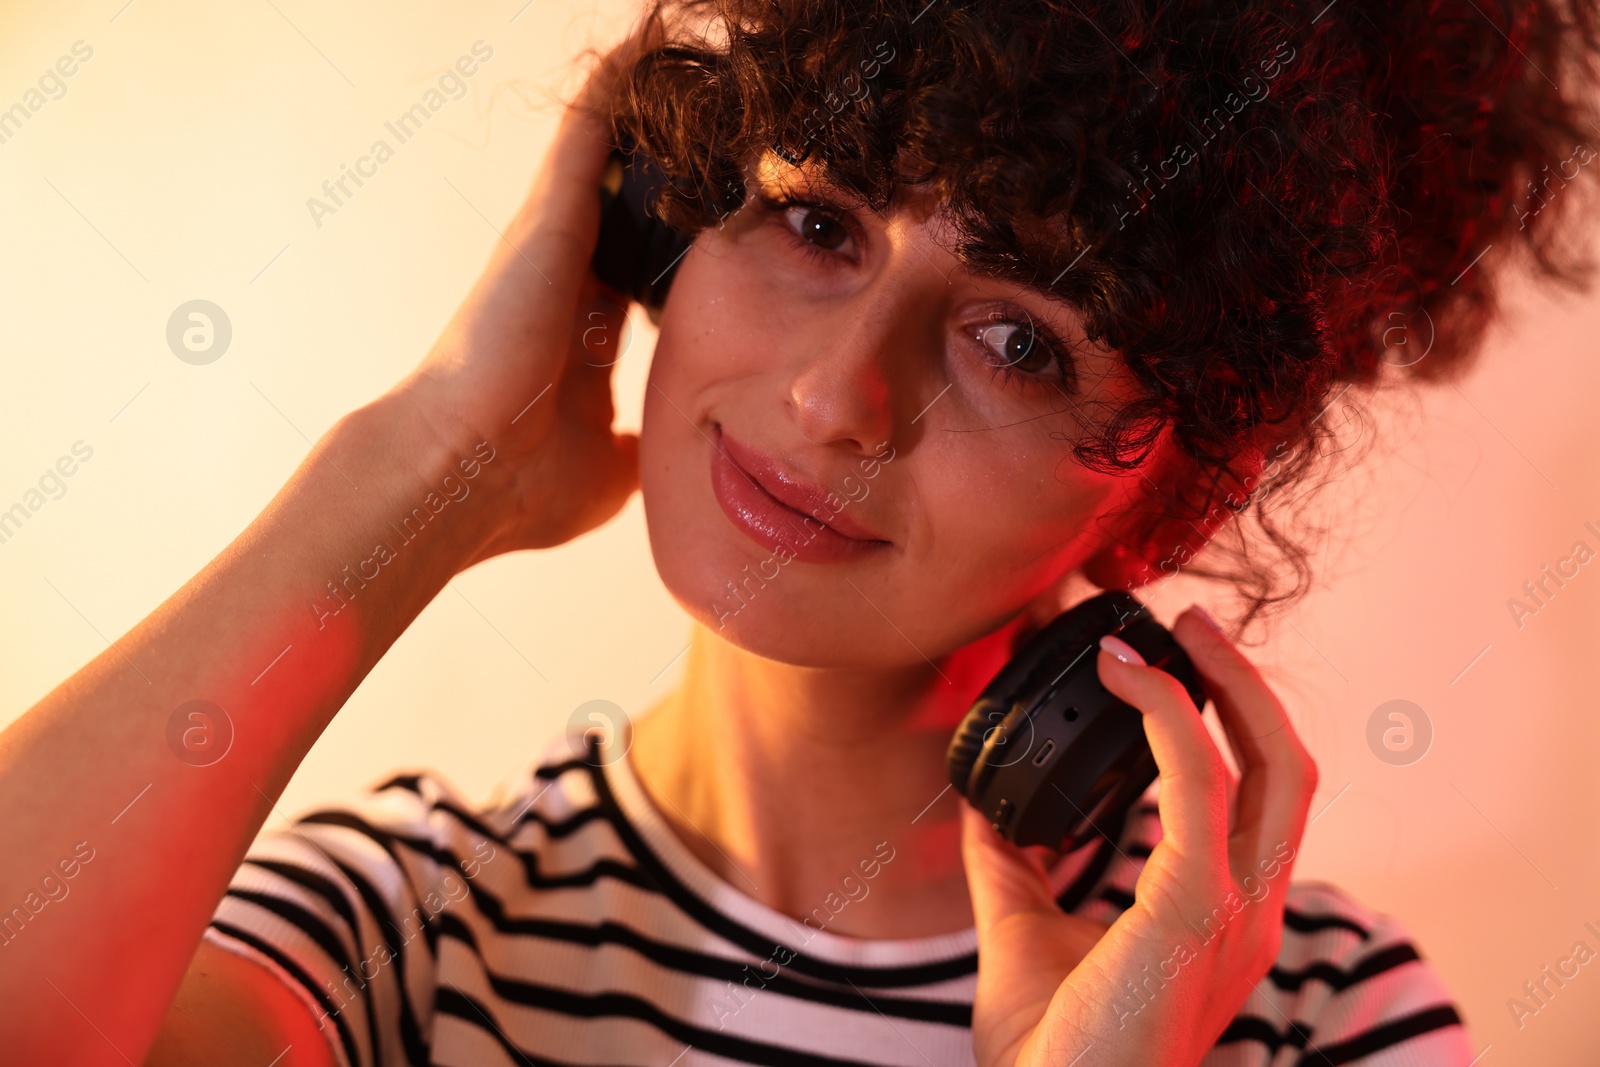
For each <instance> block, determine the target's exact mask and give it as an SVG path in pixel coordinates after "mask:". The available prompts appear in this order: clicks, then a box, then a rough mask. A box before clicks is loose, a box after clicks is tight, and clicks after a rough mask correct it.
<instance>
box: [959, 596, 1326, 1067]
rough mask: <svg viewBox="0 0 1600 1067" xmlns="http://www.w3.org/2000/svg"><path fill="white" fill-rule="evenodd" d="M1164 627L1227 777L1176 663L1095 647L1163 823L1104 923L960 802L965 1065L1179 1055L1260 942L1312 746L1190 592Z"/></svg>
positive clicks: (1129, 1060)
mask: <svg viewBox="0 0 1600 1067" xmlns="http://www.w3.org/2000/svg"><path fill="white" fill-rule="evenodd" d="M1173 636H1174V637H1176V638H1177V640H1178V642H1179V644H1181V645H1182V646H1183V648H1184V650H1185V651H1186V652H1188V654H1189V656H1190V658H1191V659H1192V660H1193V661H1194V665H1195V667H1196V668H1197V669H1198V670H1199V672H1200V675H1201V678H1202V680H1203V682H1204V684H1205V689H1206V693H1207V695H1208V696H1209V697H1210V698H1211V702H1212V703H1213V704H1214V705H1215V706H1216V708H1217V713H1218V717H1219V718H1220V720H1221V722H1222V727H1223V731H1224V732H1225V733H1226V735H1227V738H1228V743H1229V747H1230V748H1231V749H1232V750H1233V754H1234V760H1235V763H1236V764H1237V765H1238V766H1239V768H1240V777H1239V779H1238V780H1237V782H1233V781H1232V775H1231V772H1230V771H1229V770H1228V767H1227V765H1226V764H1225V763H1224V762H1223V759H1222V753H1221V752H1220V751H1218V749H1217V746H1216V744H1215V742H1214V741H1213V740H1212V738H1211V735H1210V733H1209V732H1207V730H1206V727H1205V724H1204V723H1203V722H1202V721H1201V718H1200V715H1199V714H1198V712H1197V710H1196V708H1195V706H1194V702H1193V701H1192V700H1190V699H1189V696H1188V694H1187V693H1185V692H1184V689H1183V687H1182V685H1180V684H1179V683H1178V681H1177V680H1176V679H1175V678H1173V677H1172V676H1171V675H1169V674H1167V673H1166V672H1165V671H1161V670H1157V669H1156V668H1154V667H1148V666H1144V665H1142V664H1137V663H1125V662H1122V661H1121V660H1119V659H1117V658H1116V657H1115V656H1113V655H1112V654H1111V653H1110V652H1108V651H1106V650H1104V649H1101V651H1100V652H1099V653H1098V656H1099V661H1098V665H1097V666H1098V670H1099V672H1100V679H1101V681H1102V682H1103V683H1104V685H1105V687H1106V688H1107V689H1109V690H1111V692H1113V693H1115V694H1116V695H1117V696H1119V697H1121V698H1122V699H1123V700H1125V701H1127V702H1128V703H1129V704H1131V705H1133V706H1134V707H1135V708H1138V709H1139V710H1140V711H1141V712H1142V713H1143V714H1144V727H1145V736H1146V737H1147V738H1148V739H1149V741H1150V748H1151V751H1152V752H1153V753H1154V755H1155V760H1156V765H1157V767H1158V768H1159V769H1160V783H1161V794H1160V805H1161V823H1162V831H1163V836H1162V839H1161V841H1160V842H1159V843H1158V844H1157V845H1156V846H1155V848H1154V850H1153V851H1152V852H1151V854H1150V858H1149V859H1148V860H1147V861H1146V862H1145V866H1144V870H1143V872H1141V873H1140V875H1139V880H1138V882H1137V884H1136V885H1135V886H1134V897H1135V901H1134V904H1133V906H1132V907H1130V908H1128V909H1127V910H1126V911H1125V912H1123V913H1122V914H1121V915H1120V916H1118V918H1117V920H1116V921H1115V922H1113V923H1112V924H1111V925H1110V926H1109V927H1108V926H1106V925H1105V924H1103V923H1098V922H1094V921H1093V920H1090V919H1086V918H1084V917H1082V916H1078V915H1073V914H1071V913H1069V912H1065V911H1063V910H1062V909H1061V906H1060V905H1059V904H1057V903H1056V901H1055V899H1054V897H1053V896H1052V894H1051V891H1050V887H1049V883H1048V880H1047V878H1046V874H1045V871H1046V867H1045V860H1046V857H1047V856H1049V855H1051V854H1052V853H1051V850H1049V849H1046V848H1043V847H1041V846H1035V847H1030V848H1027V849H1019V848H1017V847H1016V846H1014V845H1012V844H1010V843H1009V842H1007V841H1005V840H1003V839H1002V838H1001V837H1000V836H999V834H997V833H995V831H994V830H993V829H992V828H991V827H990V826H989V824H988V823H987V822H985V821H984V818H983V816H982V815H980V814H979V813H978V812H977V811H976V810H974V809H973V808H972V806H971V805H969V804H962V805H961V808H962V852H963V858H964V862H965V864H966V870H967V882H968V886H969V888H970V890H971V895H972V906H973V913H974V918H975V921H976V924H977V930H978V986H977V993H976V997H975V1001H974V1003H973V1009H972V1039H973V1049H974V1053H975V1055H976V1057H977V1062H978V1065H979V1067H997V1065H1002V1067H1034V1065H1038V1067H1044V1065H1046V1064H1049V1065H1051V1067H1066V1065H1068V1064H1074V1065H1080V1067H1092V1065H1118V1067H1121V1065H1128V1067H1132V1065H1135V1064H1138V1065H1141V1067H1142V1065H1147V1064H1160V1065H1162V1067H1190V1065H1194V1064H1198V1063H1200V1061H1201V1060H1202V1059H1203V1058H1204V1057H1205V1055H1206V1053H1207V1052H1209V1051H1210V1050H1211V1047H1212V1046H1213V1045H1214V1044H1215V1043H1216V1040H1217V1038H1218V1037H1219V1036H1220V1035H1221V1034H1222V1031H1223V1030H1224V1029H1225V1028H1226V1027H1227V1025H1228V1023H1229V1022H1230V1021H1231V1020H1232V1019H1233V1017H1234V1015H1235V1014H1236V1013H1237V1012H1238V1010H1239V1008H1240V1006H1241V1005H1243V1003H1244V1001H1245V999H1246V998H1247V997H1248V996H1249V994H1250V990H1251V989H1252V988H1253V987H1254V986H1255V984H1256V983H1257V982H1258V981H1260V979H1261V977H1262V976H1263V975H1264V974H1266V972H1267V970H1268V968H1269V967H1271V965H1272V963H1273V961H1274V960H1275V959H1276V958H1277V954H1278V946H1279V942H1280V940H1281V938H1282V931H1283V905H1284V897H1285V893H1286V891H1287V889H1288V885H1289V873H1290V870H1291V867H1292V863H1293V859H1294V855H1295V852H1296V850H1297V849H1298V847H1299V843H1300V835H1301V834H1302V832H1303V831H1304V829H1305V824H1306V812H1307V809H1308V808H1309V807H1310V804H1311V795H1312V793H1313V792H1314V791H1315V790H1316V786H1317V769H1316V764H1315V763H1314V762H1312V759H1311V756H1310V755H1309V754H1308V753H1307V752H1306V750H1305V748H1304V746H1302V745H1301V743H1300V739H1299V737H1298V736H1297V735H1296V734H1295V731H1294V727H1293V726H1292V725H1291V724H1290V722H1289V718H1288V716H1287V715H1286V714H1285V712H1284V709H1283V705H1282V704H1280V703H1279V702H1278V699H1277V697H1276V696H1274V695H1273V693H1272V690H1271V689H1269V688H1268V687H1267V685H1266V683H1265V682H1264V681H1263V680H1262V678H1261V675H1260V674H1259V673H1258V672H1257V671H1256V669H1255V667H1254V666H1253V665H1252V664H1251V663H1250V661H1249V660H1247V659H1245V657H1244V656H1243V655H1242V654H1241V653H1240V652H1239V650H1238V649H1237V648H1235V647H1234V645H1233V643H1232V642H1231V641H1229V640H1228V639H1227V638H1226V637H1225V636H1224V635H1223V634H1221V633H1220V632H1218V631H1217V630H1215V629H1213V628H1212V627H1211V626H1210V625H1209V624H1208V623H1206V622H1205V621H1203V620H1202V618H1201V617H1200V616H1199V615H1197V614H1196V613H1195V612H1194V611H1192V610H1191V611H1186V612H1184V614H1183V615H1181V616H1179V618H1178V620H1177V623H1176V625H1175V626H1174V628H1173Z"/></svg>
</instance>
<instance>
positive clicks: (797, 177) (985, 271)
mask: <svg viewBox="0 0 1600 1067" xmlns="http://www.w3.org/2000/svg"><path fill="white" fill-rule="evenodd" d="M754 178H755V182H756V187H757V188H758V189H761V188H764V187H776V188H777V189H778V190H780V191H781V192H782V193H783V194H785V195H796V196H801V197H814V198H816V199H818V200H823V201H826V202H827V203H828V204H830V205H835V206H838V207H840V208H844V209H847V210H858V211H865V212H868V213H870V214H872V215H875V216H877V217H878V218H879V219H882V218H884V217H885V214H886V212H883V211H878V210H876V209H874V208H873V207H872V206H871V205H870V204H868V203H866V201H865V200H864V199H863V198H862V197H861V196H860V195H859V194H857V193H855V192H854V191H853V190H851V189H849V188H848V187H847V186H845V185H843V184H842V183H840V182H838V181H835V180H834V178H833V177H832V176H831V175H830V174H829V173H828V169H827V166H826V164H823V163H820V162H814V161H812V160H806V161H804V162H803V163H802V164H801V165H799V166H797V165H795V164H793V163H791V162H789V161H788V160H786V159H784V158H783V157H781V156H779V155H777V154H776V153H775V152H771V151H768V152H767V153H766V154H765V155H763V156H762V158H761V160H760V161H759V162H758V164H757V166H756V168H755V172H754ZM897 205H899V206H904V202H903V201H899V200H895V201H891V202H890V206H889V209H890V210H892V209H893V208H894V207H895V206H897ZM945 248H946V251H950V248H949V246H948V245H946V246H945ZM952 255H953V253H952ZM936 269H937V268H936ZM956 269H958V270H962V271H965V272H966V273H967V274H968V275H970V276H972V277H973V278H976V279H980V280H982V281H988V282H999V283H1006V284H1008V285H1011V286H1013V287H1015V288H1014V291H1013V293H1011V294H1010V295H1009V298H1010V299H1013V300H1016V299H1028V298H1032V299H1036V300H1038V301H1040V302H1041V303H1044V304H1046V305H1047V306H1048V307H1049V309H1050V311H1051V312H1052V313H1053V314H1052V315H1051V316H1050V319H1049V321H1051V322H1052V324H1053V323H1054V322H1055V321H1058V319H1059V317H1060V316H1062V315H1065V316H1067V317H1068V318H1069V319H1071V320H1072V321H1073V322H1074V323H1076V320H1077V317H1078V315H1079V314H1080V312H1079V309H1078V308H1077V306H1076V305H1074V304H1073V303H1071V302H1070V301H1068V300H1066V299H1065V298H1063V297H1061V296H1058V295H1056V294H1054V293H1051V292H1049V291H1048V290H1047V289H1044V288H1040V287H1039V286H1038V285H1037V284H1036V282H1035V281H1034V280H1032V279H1031V278H1029V277H1027V276H1026V275H1025V274H1024V273H1023V271H1024V268H1022V267H1021V266H1020V265H1019V266H1017V267H1013V268H1010V269H1008V268H1006V267H1004V266H993V267H986V266H983V265H979V264H967V263H962V262H960V260H959V259H958V260H957V263H956ZM941 273H943V272H941ZM1061 273H1063V274H1064V273H1065V271H1063V272H1061ZM1057 277H1059V275H1057Z"/></svg>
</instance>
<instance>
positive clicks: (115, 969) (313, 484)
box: [0, 391, 506, 1063]
mask: <svg viewBox="0 0 1600 1067" xmlns="http://www.w3.org/2000/svg"><path fill="white" fill-rule="evenodd" d="M431 414H433V413H430V412H429V411H428V410H427V408H426V407H425V406H424V405H422V404H420V403H419V402H418V401H417V399H416V398H415V396H414V394H412V393H408V392H405V391H397V392H395V393H391V394H389V395H388V396H385V397H384V398H382V399H380V400H378V401H376V402H374V403H373V404H370V405H367V406H366V407H364V408H362V409H360V410H358V411H356V412H354V413H352V414H351V415H348V416H346V417H345V418H344V419H342V420H340V422H339V423H337V424H336V425H335V426H334V427H333V428H332V429H330V430H329V431H328V432H327V433H326V434H325V435H324V436H323V438H322V439H321V440H320V441H318V442H317V444H316V446H315V447H314V448H313V450H312V452H311V453H310V455H308V456H307V458H306V460H305V461H304V462H303V463H302V464H301V465H300V467H299V468H298V469H297V470H296V471H295V473H294V475H293V477H291V478H290V480H289V482H288V483H287V484H286V485H285V486H284V487H283V489H282V490H281V491H279V493H278V494H277V496H276V497H275V498H274V499H273V500H272V502H271V503H270V504H269V505H268V506H267V508H266V509H265V510H264V511H263V512H262V513H261V514H260V515H259V516H258V517H257V518H256V519H255V520H254V521H253V522H252V523H251V524H250V525H249V527H247V528H246V529H245V530H244V532H243V533H241V534H240V536H239V537H238V538H237V539H235V540H234V541H233V543H232V544H230V545H229V546H228V547H227V548H226V549H224V550H223V551H222V552H221V553H220V554H219V555H218V556H217V557H216V558H215V559H213V560H212V561H211V562H210V563H209V564H207V565H206V567H205V568H204V569H203V570H201V571H200V573H199V574H197V575H196V576H195V577H194V578H192V579H191V580H190V581H189V582H187V583H186V584H185V585H184V586H183V587H182V588H181V589H179V590H178V591H177V592H176V593H174V594H173V595H172V596H170V597H169V598H168V599H167V600H166V601H165V602H163V603H162V604H161V605H160V606H159V607H158V608H156V610H155V611H153V612H152V613H151V614H150V615H149V616H148V617H147V618H145V619H144V620H143V621H141V622H140V623H139V624H138V625H136V626H134V627H133V628H132V629H131V630H130V631H129V632H128V633H126V634H124V635H123V636H122V637H120V638H119V639H117V640H116V641H115V642H114V643H113V644H112V646H111V647H109V648H107V649H106V650H105V651H103V652H102V653H101V654H100V655H98V656H96V657H95V658H94V659H93V660H92V661H90V662H89V663H88V664H87V665H86V666H85V667H83V669H81V670H80V671H78V672H77V673H76V674H74V675H73V676H72V677H70V678H68V679H67V680H66V681H64V682H63V683H61V684H60V685H59V686H57V687H56V688H55V689H54V690H53V691H51V692H50V693H49V694H48V695H46V696H45V697H44V698H43V699H42V700H40V701H39V702H38V703H37V704H36V705H34V706H33V707H32V708H30V709H29V710H28V711H27V712H26V713H25V714H24V715H23V716H22V717H21V718H20V719H18V720H17V721H16V722H15V723H13V724H12V725H11V726H10V727H9V728H8V729H7V730H5V731H4V733H0V856H4V862H3V863H0V1003H3V1004H5V1005H6V1007H5V1010H4V1012H0V1047H3V1048H5V1049H7V1050H8V1053H9V1054H10V1055H13V1056H15V1057H17V1060H18V1062H29V1063H35V1062H37V1063H43V1062H61V1063H68V1062H70V1063H99V1062H111V1063H121V1062H124V1061H125V1060H126V1061H131V1062H135V1063H137V1062H141V1061H142V1059H143V1056H144V1053H145V1051H146V1049H147V1048H148V1046H149V1043H150V1041H151V1040H152V1038H153V1036H154V1034H155V1033H156V1030H157V1028H158V1027H159V1025H160V1023H161V1020H162V1018H163V1016H164V1014H165V1010H166V1006H167V1005H168V1004H169V1003H170V1001H171V999H172V997H173V995H174V993H175V991H176V989H177V987H178V984H179V982H180V980H181V979H182V977H183V974H184V972H185V969H186V968H187V966H188V963H189V959H190V957H191V956H192V955H193V953H194V950H195V947H196V945H197V943H198V941H199V938H200V936H201V934H202V933H203V931H204V928H205V925H206V923H207V921H208V919H209V918H210V916H211V914H212V911H213V910H214V908H215V907H216V904H217V902H218V901H219V900H220V899H221V897H222V894H223V891H224V889H225V888H226V886H227V883H228V880H229V877H230V876H231V874H232V873H233V871H234V870H235V869H236V868H237V866H238V864H239V862H240V860H241V858H242V857H243V855H244V852H245V848H246V846H247V845H248V844H249V843H250V841H251V839H252V838H253V837H254V835H255V834H256V832H257V831H258V830H259V829H260V828H261V826H262V824H263V823H264V822H265V820H266V819H267V818H268V816H269V815H270V814H271V813H272V810H273V805H274V804H275V803H276V801H277V798H278V795H279V794H280V793H281V792H282V790H283V787H284V785H285V784H286V783H287V782H288V780H289V777H290V775H291V774H292V773H293V772H294V769H295V767H296V766H297V765H298V764H299V762H300V760H301V759H302V758H303V757H304V755H305V753H306V751H307V750H308V749H309V748H310V747H311V745H312V743H313V742H314V741H315V740H316V738H317V736H318V735H319V734H320V733H321V731H322V729H323V728H324V727H325V726H326V725H327V723H328V722H329V720H330V719H331V718H332V717H333V715H334V714H335V713H336V712H337V711H338V710H339V708H340V707H341V706H342V705H343V704H344V702H345V700H346V699H347V698H348V697H349V696H350V694H351V692H352V691H353V690H354V689H355V687H356V686H357V685H358V684H360V682H361V680H362V678H363V677H365V676H366V673H367V672H368V671H369V670H370V669H371V668H372V666H373V664H374V663H376V662H377V660H378V659H379V658H380V657H381V656H382V655H383V653H384V651H385V650H386V649H388V647H389V646H390V645H391V644H392V643H393V642H394V641H395V639H396V638H398V637H399V635H400V634H401V632H402V631H403V630H404V629H405V627H406V626H407V625H409V624H410V622H411V621H412V620H413V619H414V618H415V617H416V615H417V614H418V613H419V612H420V611H421V610H422V608H423V607H424V606H425V605H426V604H427V603H428V602H429V600H431V599H432V598H433V596H434V595H435V594H436V593H437V592H438V591H439V590H440V589H441V588H442V587H443V585H444V583H445V582H446V581H448V580H449V578H450V577H451V576H452V575H453V574H455V573H456V572H457V571H458V570H460V569H461V568H462V567H463V566H465V565H466V564H467V563H468V562H469V561H471V560H473V559H476V558H479V556H480V554H481V553H482V552H483V549H484V546H485V545H487V544H488V543H489V542H490V541H491V540H492V537H493V535H494V532H495V530H494V526H495V517H494V511H495V509H494V506H493V505H494V502H495V499H496V497H497V493H496V491H495V489H494V488H493V487H494V486H495V485H496V483H500V482H501V479H502V472H501V470H499V469H497V467H496V464H495V462H494V451H493V443H492V442H481V441H478V440H471V439H470V438H472V437H473V436H475V435H473V434H470V433H461V434H441V433H440V432H438V431H436V430H435V428H434V423H433V421H432V420H431V419H430V415H431ZM505 466H506V464H505V463H504V462H502V463H501V464H500V467H505ZM196 702H204V703H196Z"/></svg>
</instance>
